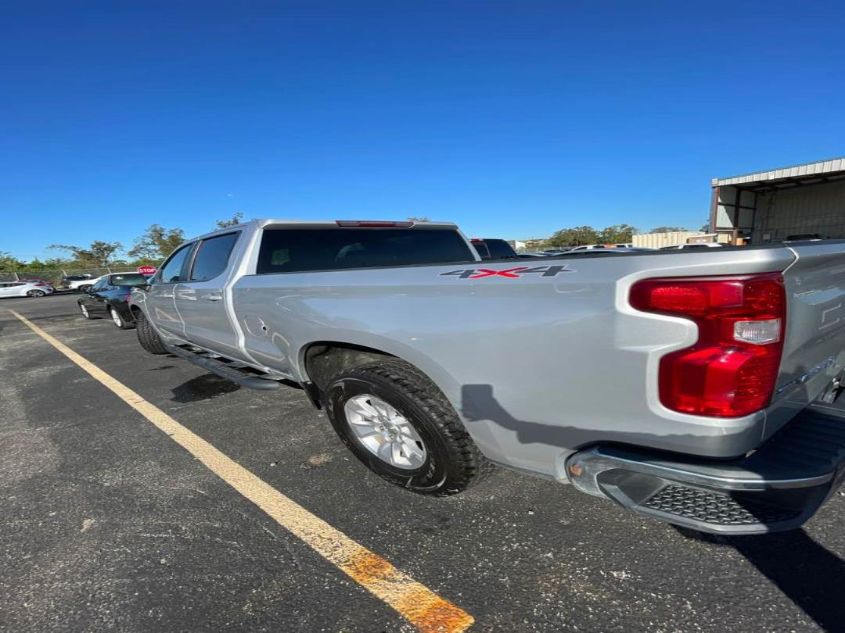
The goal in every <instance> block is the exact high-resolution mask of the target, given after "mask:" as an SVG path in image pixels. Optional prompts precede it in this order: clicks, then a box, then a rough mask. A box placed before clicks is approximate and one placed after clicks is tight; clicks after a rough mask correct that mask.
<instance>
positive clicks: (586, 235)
mask: <svg viewBox="0 0 845 633" xmlns="http://www.w3.org/2000/svg"><path fill="white" fill-rule="evenodd" d="M709 227H710V225H709V224H705V225H704V226H703V227H702V228H701V230H702V231H707V230H709ZM688 230H689V229H685V228H683V227H680V226H658V227H655V228H653V229H651V230H650V231H649V233H670V232H674V231H688ZM637 233H639V231H638V230H637V229H636V228H635V227H633V226H631V225H630V224H613V225H611V226H607V227H605V228H603V229H595V228H593V227H592V226H586V225H585V226H575V227H572V228H567V229H560V230H559V231H555V232H554V233H552V236H551V237H550V238H549V239H547V240H545V241H544V242H543V246H545V247H553V246H583V245H585V244H627V243H629V242H631V241H632V239H633V237H634V235H635V234H637Z"/></svg>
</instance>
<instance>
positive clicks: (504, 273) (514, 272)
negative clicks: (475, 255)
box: [440, 266, 575, 279]
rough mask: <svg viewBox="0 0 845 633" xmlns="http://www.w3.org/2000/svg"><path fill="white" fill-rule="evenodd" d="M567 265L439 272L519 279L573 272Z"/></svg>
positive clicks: (461, 276) (444, 274)
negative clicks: (527, 276)
mask: <svg viewBox="0 0 845 633" xmlns="http://www.w3.org/2000/svg"><path fill="white" fill-rule="evenodd" d="M574 272H575V271H574V270H572V269H571V268H569V267H568V266H533V267H532V266H514V267H513V268H504V269H502V270H496V269H495V268H466V269H463V270H452V271H450V272H448V273H440V276H441V277H450V276H451V277H458V278H459V279H483V278H484V277H505V278H507V279H519V278H520V277H521V276H522V275H540V276H541V277H554V276H555V275H558V274H560V273H574Z"/></svg>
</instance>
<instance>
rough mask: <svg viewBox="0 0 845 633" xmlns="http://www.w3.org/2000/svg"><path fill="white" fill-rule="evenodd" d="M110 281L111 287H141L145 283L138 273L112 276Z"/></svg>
mask: <svg viewBox="0 0 845 633" xmlns="http://www.w3.org/2000/svg"><path fill="white" fill-rule="evenodd" d="M110 279H111V285H112V286H143V285H144V284H145V283H147V278H146V277H144V275H142V274H140V273H126V274H124V275H112V276H111V278H110Z"/></svg>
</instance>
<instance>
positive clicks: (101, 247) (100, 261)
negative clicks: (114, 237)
mask: <svg viewBox="0 0 845 633" xmlns="http://www.w3.org/2000/svg"><path fill="white" fill-rule="evenodd" d="M48 248H57V249H60V250H64V251H68V252H70V253H73V257H74V259H75V261H74V262H73V263H74V264H78V265H79V266H81V267H90V266H96V267H100V268H102V267H105V266H108V265H109V262H110V261H111V259H112V255H114V254H115V253H116V252H118V251H119V250H121V249H122V248H123V245H122V244H121V243H120V242H103V241H101V240H95V241H93V242H91V245H90V246H89V247H88V248H85V247H82V246H75V245H73V244H51V245H50V246H49V247H48Z"/></svg>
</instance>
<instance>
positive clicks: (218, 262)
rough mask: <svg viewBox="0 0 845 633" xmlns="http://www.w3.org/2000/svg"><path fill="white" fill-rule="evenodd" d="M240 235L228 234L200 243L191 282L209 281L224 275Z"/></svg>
mask: <svg viewBox="0 0 845 633" xmlns="http://www.w3.org/2000/svg"><path fill="white" fill-rule="evenodd" d="M238 235H239V233H227V234H226V235H218V236H216V237H210V238H208V239H207V240H203V241H202V242H200V245H199V247H198V248H197V254H196V255H195V256H194V265H193V267H192V269H191V281H208V280H209V279H214V278H215V277H219V276H220V275H222V274H223V271H225V270H226V266H228V265H229V255H231V254H232V249H233V248H234V247H235V242H237V241H238Z"/></svg>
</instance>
